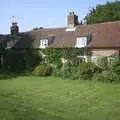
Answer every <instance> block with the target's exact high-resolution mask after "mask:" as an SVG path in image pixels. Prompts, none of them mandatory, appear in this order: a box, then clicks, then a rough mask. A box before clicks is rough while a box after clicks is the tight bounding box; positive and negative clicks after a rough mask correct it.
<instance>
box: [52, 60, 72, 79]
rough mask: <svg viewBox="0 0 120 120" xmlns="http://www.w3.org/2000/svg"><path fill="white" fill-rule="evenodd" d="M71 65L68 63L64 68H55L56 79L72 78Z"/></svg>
mask: <svg viewBox="0 0 120 120" xmlns="http://www.w3.org/2000/svg"><path fill="white" fill-rule="evenodd" d="M71 68H72V67H71V63H70V61H68V62H67V63H65V64H64V66H63V67H61V68H58V67H57V68H55V69H54V72H53V75H54V76H56V77H61V78H62V79H66V78H70V76H71Z"/></svg>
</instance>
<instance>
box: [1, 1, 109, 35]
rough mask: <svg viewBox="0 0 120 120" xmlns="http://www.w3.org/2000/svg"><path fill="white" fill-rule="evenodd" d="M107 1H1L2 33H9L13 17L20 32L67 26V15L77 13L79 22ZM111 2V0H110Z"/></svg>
mask: <svg viewBox="0 0 120 120" xmlns="http://www.w3.org/2000/svg"><path fill="white" fill-rule="evenodd" d="M106 1H107V0H0V15H1V20H0V33H3V34H6V33H9V27H10V25H11V17H12V16H15V17H16V20H17V22H18V24H19V27H20V31H21V32H22V31H27V30H30V29H32V28H33V27H36V26H38V27H60V26H61V27H62V26H66V25H67V19H66V17H67V14H68V12H69V11H70V10H73V11H75V13H76V14H77V15H78V16H79V20H81V19H83V18H84V17H85V15H86V14H87V13H88V8H89V6H91V7H92V6H96V5H97V4H103V3H105V2H106ZM109 1H111V0H109Z"/></svg>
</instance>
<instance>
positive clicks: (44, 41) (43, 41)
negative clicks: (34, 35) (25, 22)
mask: <svg viewBox="0 0 120 120" xmlns="http://www.w3.org/2000/svg"><path fill="white" fill-rule="evenodd" d="M46 47H48V39H40V46H39V48H43V49H44V48H46Z"/></svg>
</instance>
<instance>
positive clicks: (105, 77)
mask: <svg viewBox="0 0 120 120" xmlns="http://www.w3.org/2000/svg"><path fill="white" fill-rule="evenodd" d="M93 80H97V81H103V82H118V81H119V80H120V76H118V75H117V74H116V73H114V72H111V71H102V72H101V73H97V74H95V75H94V77H93Z"/></svg>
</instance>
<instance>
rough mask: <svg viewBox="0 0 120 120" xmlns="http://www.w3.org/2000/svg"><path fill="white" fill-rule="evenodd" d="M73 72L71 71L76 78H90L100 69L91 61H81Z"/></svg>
mask: <svg viewBox="0 0 120 120" xmlns="http://www.w3.org/2000/svg"><path fill="white" fill-rule="evenodd" d="M75 72H76V73H74V72H73V73H74V74H75V75H76V79H80V80H81V79H82V80H91V79H92V77H93V75H94V74H95V73H99V72H101V69H100V68H99V67H98V66H96V65H95V64H93V63H81V64H80V65H79V66H78V67H77V70H76V71H75ZM75 75H74V76H75Z"/></svg>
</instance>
